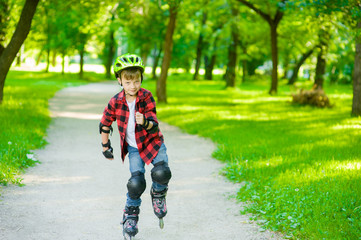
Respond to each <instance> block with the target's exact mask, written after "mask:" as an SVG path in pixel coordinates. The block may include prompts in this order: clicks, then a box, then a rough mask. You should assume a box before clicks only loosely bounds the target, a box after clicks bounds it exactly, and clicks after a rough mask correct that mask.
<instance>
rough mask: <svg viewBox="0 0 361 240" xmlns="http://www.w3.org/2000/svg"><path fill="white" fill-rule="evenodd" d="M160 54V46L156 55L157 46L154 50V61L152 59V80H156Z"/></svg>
mask: <svg viewBox="0 0 361 240" xmlns="http://www.w3.org/2000/svg"><path fill="white" fill-rule="evenodd" d="M161 54H162V46H160V48H159V50H158V53H157V46H155V48H154V59H153V68H152V78H153V79H157V67H158V63H159V59H160V55H161Z"/></svg>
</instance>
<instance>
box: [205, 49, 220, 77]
mask: <svg viewBox="0 0 361 240" xmlns="http://www.w3.org/2000/svg"><path fill="white" fill-rule="evenodd" d="M206 58H207V60H205V59H204V62H205V68H206V72H205V75H204V79H206V80H212V79H213V69H214V65H215V64H216V58H217V56H216V54H215V53H214V52H213V53H212V56H211V60H209V58H208V56H206ZM206 62H207V63H206Z"/></svg>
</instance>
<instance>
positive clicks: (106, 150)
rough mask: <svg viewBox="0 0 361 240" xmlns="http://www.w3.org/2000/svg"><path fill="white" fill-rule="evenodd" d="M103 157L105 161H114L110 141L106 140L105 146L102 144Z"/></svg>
mask: <svg viewBox="0 0 361 240" xmlns="http://www.w3.org/2000/svg"><path fill="white" fill-rule="evenodd" d="M102 146H103V155H104V157H105V158H106V159H108V160H113V159H114V155H113V148H112V146H111V145H110V140H108V142H107V143H106V144H103V143H102Z"/></svg>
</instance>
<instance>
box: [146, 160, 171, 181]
mask: <svg viewBox="0 0 361 240" xmlns="http://www.w3.org/2000/svg"><path fill="white" fill-rule="evenodd" d="M151 173H152V174H151V175H152V180H153V181H154V182H156V183H159V184H162V185H168V182H169V180H170V179H171V177H172V172H171V171H170V169H169V167H168V166H167V165H166V164H165V162H164V161H161V162H159V163H156V164H154V168H153V169H152V171H151Z"/></svg>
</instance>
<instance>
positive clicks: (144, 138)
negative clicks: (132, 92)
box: [135, 91, 164, 164]
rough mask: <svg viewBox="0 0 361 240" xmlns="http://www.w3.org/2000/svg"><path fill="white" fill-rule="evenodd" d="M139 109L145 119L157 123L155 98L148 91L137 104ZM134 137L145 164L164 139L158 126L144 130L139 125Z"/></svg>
mask: <svg viewBox="0 0 361 240" xmlns="http://www.w3.org/2000/svg"><path fill="white" fill-rule="evenodd" d="M139 111H140V112H141V113H143V114H144V116H145V118H146V119H148V120H151V121H154V122H155V123H157V125H158V119H157V116H156V107H155V100H154V98H153V96H152V94H151V93H150V92H149V91H147V92H145V97H144V99H142V101H141V102H140V104H139ZM135 138H136V140H137V145H138V150H139V154H140V156H141V158H142V159H143V161H144V162H145V163H146V164H150V163H151V162H152V160H153V159H154V158H155V157H156V156H157V154H158V152H159V149H160V146H161V145H162V143H163V141H164V140H163V135H162V133H161V132H160V131H159V128H157V129H156V131H146V130H145V129H144V128H143V127H141V126H139V128H137V129H136V132H135Z"/></svg>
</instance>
